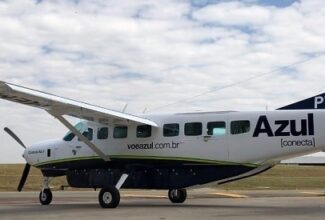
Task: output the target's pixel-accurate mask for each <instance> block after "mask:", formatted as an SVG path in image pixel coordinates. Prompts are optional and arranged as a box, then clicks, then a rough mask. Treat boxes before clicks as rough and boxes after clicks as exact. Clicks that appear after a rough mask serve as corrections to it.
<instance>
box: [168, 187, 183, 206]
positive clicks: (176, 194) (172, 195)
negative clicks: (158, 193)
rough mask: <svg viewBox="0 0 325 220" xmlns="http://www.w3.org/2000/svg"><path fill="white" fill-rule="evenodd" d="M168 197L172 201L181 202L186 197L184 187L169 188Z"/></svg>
mask: <svg viewBox="0 0 325 220" xmlns="http://www.w3.org/2000/svg"><path fill="white" fill-rule="evenodd" d="M168 198H169V200H170V201H171V202H172V203H183V202H185V200H186V198H187V192H186V189H170V190H169V191H168Z"/></svg>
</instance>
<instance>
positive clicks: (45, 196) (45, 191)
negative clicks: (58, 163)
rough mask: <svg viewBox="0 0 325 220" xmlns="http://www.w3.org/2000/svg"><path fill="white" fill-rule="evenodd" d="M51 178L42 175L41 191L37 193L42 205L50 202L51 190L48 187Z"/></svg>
mask: <svg viewBox="0 0 325 220" xmlns="http://www.w3.org/2000/svg"><path fill="white" fill-rule="evenodd" d="M50 181H51V179H50V178H49V177H44V180H43V187H42V190H41V192H40V193H39V201H40V203H41V204H42V205H49V204H50V203H51V202H52V198H53V196H52V192H51V189H50V187H49V183H50Z"/></svg>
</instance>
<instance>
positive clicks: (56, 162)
mask: <svg viewBox="0 0 325 220" xmlns="http://www.w3.org/2000/svg"><path fill="white" fill-rule="evenodd" d="M109 158H110V159H113V160H118V159H121V160H125V159H134V160H169V161H184V162H195V163H202V164H216V165H242V166H248V167H258V165H257V164H253V163H236V162H230V161H219V160H209V159H200V158H189V157H161V156H137V155H111V156H109ZM96 159H98V160H101V158H100V157H98V156H90V157H70V158H64V159H58V160H52V161H46V162H42V163H38V164H35V165H34V166H35V167H39V166H44V165H49V164H58V163H64V162H73V161H85V160H96Z"/></svg>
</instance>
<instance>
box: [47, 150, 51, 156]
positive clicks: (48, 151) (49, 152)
mask: <svg viewBox="0 0 325 220" xmlns="http://www.w3.org/2000/svg"><path fill="white" fill-rule="evenodd" d="M47 157H51V149H47Z"/></svg>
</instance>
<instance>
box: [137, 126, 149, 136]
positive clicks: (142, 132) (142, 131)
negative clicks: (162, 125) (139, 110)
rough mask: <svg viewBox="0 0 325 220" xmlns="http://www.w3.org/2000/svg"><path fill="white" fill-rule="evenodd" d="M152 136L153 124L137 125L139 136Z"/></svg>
mask: <svg viewBox="0 0 325 220" xmlns="http://www.w3.org/2000/svg"><path fill="white" fill-rule="evenodd" d="M150 136H151V126H150V125H139V126H137V137H138V138H145V137H150Z"/></svg>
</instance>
